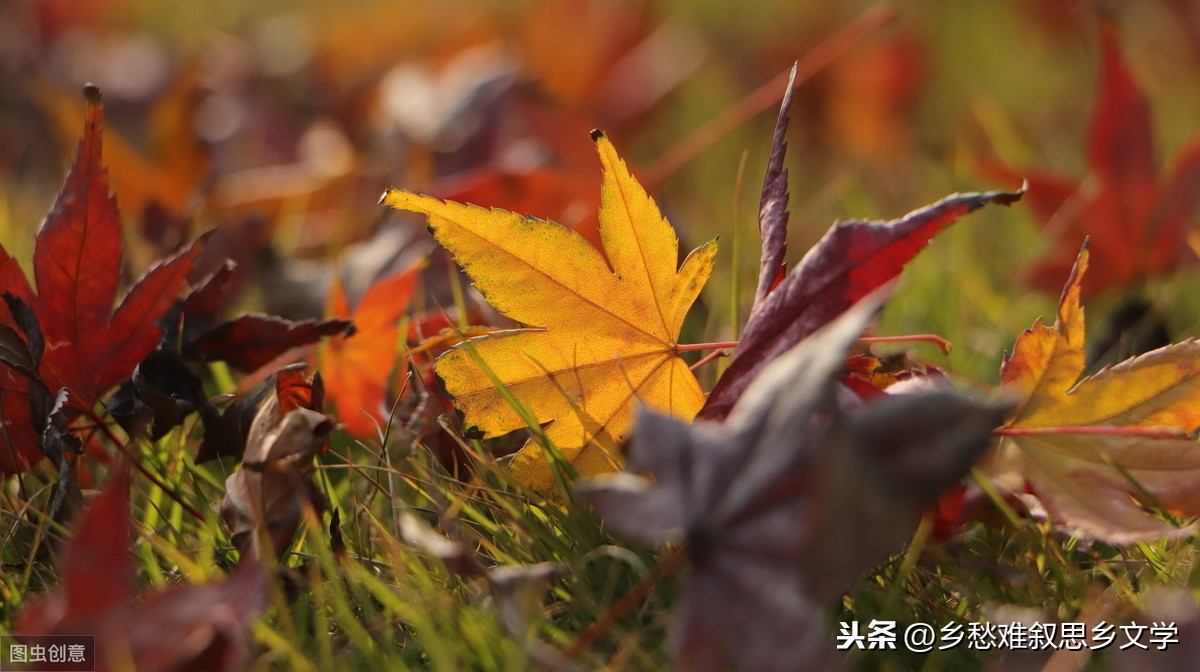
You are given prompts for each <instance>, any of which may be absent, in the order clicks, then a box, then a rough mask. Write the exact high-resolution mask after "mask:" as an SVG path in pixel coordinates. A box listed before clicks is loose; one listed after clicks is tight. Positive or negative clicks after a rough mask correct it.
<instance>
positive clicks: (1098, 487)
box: [994, 246, 1200, 543]
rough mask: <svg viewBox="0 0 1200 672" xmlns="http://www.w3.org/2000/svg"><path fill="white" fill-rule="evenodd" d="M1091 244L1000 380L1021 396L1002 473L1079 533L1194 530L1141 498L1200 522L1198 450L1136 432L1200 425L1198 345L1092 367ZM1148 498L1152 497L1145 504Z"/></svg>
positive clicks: (1124, 537)
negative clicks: (1088, 325)
mask: <svg viewBox="0 0 1200 672" xmlns="http://www.w3.org/2000/svg"><path fill="white" fill-rule="evenodd" d="M1089 256H1090V255H1089V250H1088V248H1087V246H1085V247H1084V249H1083V250H1082V251H1081V252H1080V253H1079V256H1078V258H1077V260H1076V263H1075V267H1074V269H1073V270H1072V271H1071V277H1070V279H1069V280H1068V281H1067V284H1066V287H1065V288H1064V289H1063V294H1062V298H1061V300H1060V301H1059V305H1058V316H1057V319H1056V321H1055V323H1054V325H1053V326H1049V327H1048V326H1046V325H1044V324H1043V323H1042V321H1041V319H1040V318H1039V319H1038V320H1037V321H1036V322H1034V324H1033V327H1032V328H1030V329H1028V330H1026V331H1025V332H1024V333H1022V334H1021V335H1020V337H1018V338H1017V342H1016V345H1015V346H1014V347H1013V352H1012V355H1010V356H1009V357H1007V358H1006V359H1005V360H1004V364H1003V366H1002V368H1001V370H1000V379H1001V381H1002V383H1003V386H1004V391H1005V392H1006V393H1008V394H1009V395H1011V396H1012V397H1013V398H1014V399H1016V400H1017V407H1016V410H1015V411H1014V412H1013V413H1012V415H1010V416H1009V417H1008V419H1007V421H1006V422H1005V423H1004V428H1003V429H1004V430H1017V431H1018V432H1021V431H1024V432H1029V431H1030V430H1035V431H1037V432H1039V433H1032V434H1026V435H1019V436H1016V435H1008V436H1005V437H1004V438H1003V441H1002V442H1001V444H1000V448H999V454H998V455H997V460H996V464H995V465H994V469H995V471H996V473H997V479H998V481H999V482H1000V483H1001V484H1002V485H1004V486H1005V487H1006V488H1007V489H1009V490H1010V491H1014V492H1019V491H1022V490H1023V489H1024V488H1025V486H1026V485H1027V486H1028V487H1029V488H1031V489H1032V490H1033V492H1034V494H1035V495H1037V498H1038V499H1039V500H1040V501H1041V502H1042V504H1043V505H1044V506H1045V507H1046V511H1047V512H1048V513H1049V514H1050V516H1051V517H1052V518H1053V519H1054V521H1055V522H1056V523H1057V524H1058V525H1060V526H1062V527H1064V528H1066V529H1067V530H1069V531H1070V532H1072V533H1075V534H1080V535H1083V536H1087V537H1091V538H1095V539H1100V540H1102V541H1107V542H1110V543H1131V542H1134V541H1140V540H1145V539H1154V538H1160V537H1165V536H1180V535H1184V534H1190V533H1191V531H1192V530H1191V528H1190V527H1184V528H1177V527H1174V526H1172V525H1168V524H1167V523H1165V522H1163V521H1161V520H1159V519H1157V518H1155V517H1153V516H1151V515H1150V514H1148V513H1147V512H1146V510H1145V509H1144V508H1143V503H1146V504H1150V505H1155V504H1156V505H1159V506H1162V507H1165V508H1166V509H1168V510H1170V511H1177V512H1182V513H1184V514H1187V515H1200V486H1198V485H1197V479H1200V444H1197V443H1196V442H1195V441H1193V440H1191V439H1187V438H1174V439H1173V438H1155V437H1154V436H1138V435H1135V434H1133V433H1124V434H1122V433H1115V434H1085V433H1083V432H1087V431H1098V432H1105V431H1110V430H1114V429H1115V430H1116V431H1117V432H1120V431H1121V430H1122V429H1132V428H1146V429H1153V430H1166V433H1170V431H1171V430H1175V433H1176V434H1177V435H1179V436H1181V437H1182V436H1183V435H1184V434H1185V433H1188V432H1192V431H1193V430H1195V429H1196V428H1197V427H1200V342H1198V341H1195V340H1191V339H1189V340H1187V341H1184V342H1182V343H1176V344H1174V345H1168V346H1166V347H1163V348H1159V349H1157V350H1154V351H1151V352H1148V353H1146V354H1144V355H1140V356H1138V357H1133V358H1131V359H1127V360H1125V361H1124V362H1121V363H1120V364H1117V365H1116V366H1112V367H1105V368H1104V369H1102V370H1100V371H1099V372H1098V373H1096V374H1094V375H1091V376H1088V377H1086V378H1083V379H1082V380H1081V379H1080V376H1082V375H1083V372H1084V362H1085V359H1086V354H1085V352H1084V311H1083V307H1082V306H1081V305H1080V296H1081V294H1082V293H1083V277H1084V273H1086V272H1087V269H1088V260H1089ZM1147 499H1149V500H1150V501H1148V502H1146V501H1145V500H1147Z"/></svg>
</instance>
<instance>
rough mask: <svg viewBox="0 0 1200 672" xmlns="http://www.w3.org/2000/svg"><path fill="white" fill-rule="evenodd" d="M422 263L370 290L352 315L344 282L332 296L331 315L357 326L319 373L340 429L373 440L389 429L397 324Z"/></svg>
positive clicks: (330, 351) (333, 344) (334, 342)
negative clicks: (384, 428) (378, 429)
mask: <svg viewBox="0 0 1200 672" xmlns="http://www.w3.org/2000/svg"><path fill="white" fill-rule="evenodd" d="M424 267H425V264H424V263H419V264H417V265H415V266H413V267H411V268H409V269H408V270H406V271H402V272H400V273H396V274H393V275H391V276H389V277H387V278H384V279H383V280H380V281H379V282H376V283H375V284H373V285H371V287H370V288H369V289H367V291H366V293H365V294H363V297H362V299H361V300H360V301H359V303H358V305H357V306H356V307H355V308H354V310H353V311H351V310H350V304H349V302H348V301H347V299H346V292H345V290H344V289H343V288H342V285H341V284H340V283H335V284H334V286H333V290H332V291H331V292H330V299H329V304H330V310H329V315H330V316H331V317H333V318H335V319H343V320H349V321H350V322H352V323H353V325H354V326H353V327H351V328H350V329H349V330H348V331H347V332H346V333H344V334H342V335H340V336H336V337H334V338H333V339H331V340H330V341H329V344H328V345H327V346H326V347H325V352H324V355H323V356H322V360H321V371H322V375H323V376H324V378H325V386H326V389H328V390H329V398H330V400H331V401H332V402H333V408H334V410H335V411H336V413H337V417H338V420H340V421H341V423H342V429H343V430H344V431H345V432H346V433H348V434H351V435H353V436H357V437H372V436H375V430H376V427H377V426H382V425H385V424H387V420H388V416H387V413H388V411H389V409H390V406H391V405H390V403H389V400H388V399H387V387H388V379H389V378H390V376H391V375H392V373H393V372H394V371H395V369H396V362H397V359H398V357H397V349H398V348H399V347H400V343H399V342H398V338H399V329H400V327H399V325H398V324H397V323H398V322H399V320H400V318H401V317H402V316H403V315H404V312H405V311H406V310H407V309H408V302H409V299H410V298H411V297H412V294H413V288H414V285H415V284H416V281H417V279H418V278H419V277H420V274H421V270H422V269H423V268H424Z"/></svg>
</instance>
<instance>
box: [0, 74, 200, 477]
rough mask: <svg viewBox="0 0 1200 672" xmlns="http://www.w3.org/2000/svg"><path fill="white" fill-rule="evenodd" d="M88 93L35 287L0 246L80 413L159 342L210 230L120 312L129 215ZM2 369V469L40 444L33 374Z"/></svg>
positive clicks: (144, 283) (48, 366) (8, 277)
mask: <svg viewBox="0 0 1200 672" xmlns="http://www.w3.org/2000/svg"><path fill="white" fill-rule="evenodd" d="M86 95H87V98H88V112H87V118H86V121H85V124H84V136H83V140H82V141H81V142H80V144H79V151H78V153H77V155H76V157H75V162H74V164H73V165H72V167H71V171H70V174H69V175H68V176H67V180H66V183H65V184H64V185H63V188H62V191H61V192H60V193H59V195H58V198H57V200H56V201H55V203H54V207H53V208H52V209H51V210H50V213H49V214H48V215H47V216H46V222H45V224H43V226H42V229H41V231H40V232H39V233H38V237H37V245H36V248H35V251H34V258H33V266H34V276H35V277H36V279H37V288H38V291H37V294H36V295H35V294H34V293H33V290H32V288H31V287H30V285H29V282H28V281H27V280H26V279H25V276H24V274H23V273H21V271H20V267H19V266H18V265H17V263H16V262H15V261H14V260H13V259H12V258H11V257H10V256H9V255H8V254H7V253H5V252H3V251H2V250H0V281H3V282H4V285H3V286H2V287H0V290H2V291H4V292H6V293H8V294H11V295H13V296H14V297H16V298H18V299H20V300H21V301H23V302H24V303H26V304H28V305H29V306H30V307H31V308H32V312H33V315H34V316H35V317H36V321H37V324H38V325H39V329H40V333H41V334H42V335H43V337H44V340H45V353H44V354H43V355H42V357H41V362H40V366H39V368H38V373H39V375H40V376H41V378H42V379H43V380H44V381H45V384H46V387H47V388H49V389H59V388H64V387H65V388H67V389H68V390H70V392H71V403H70V406H69V407H68V411H69V412H70V414H73V415H77V414H79V413H81V412H84V411H86V410H88V409H91V408H92V406H93V405H94V404H95V403H96V402H97V401H99V399H100V398H101V397H102V396H103V395H104V393H106V392H107V391H108V390H109V389H111V388H112V387H113V386H114V385H116V384H117V383H119V382H120V381H121V380H123V379H125V378H127V377H129V375H130V374H131V373H133V370H134V368H135V367H136V366H137V365H138V363H139V362H141V361H142V360H143V359H144V358H145V357H146V356H147V355H149V354H150V353H151V352H153V351H154V349H155V348H156V347H157V346H158V344H159V341H160V339H161V337H162V333H163V332H162V328H161V327H160V326H159V325H158V321H159V320H160V318H162V317H163V315H164V314H165V313H166V312H167V310H168V309H169V308H170V307H171V304H172V303H173V302H174V301H175V298H176V296H177V295H178V294H179V292H180V290H181V289H182V288H183V287H184V283H185V277H186V275H187V272H188V270H189V269H190V268H191V264H192V261H193V260H194V259H195V258H196V255H197V254H199V252H200V249H201V247H202V242H203V240H204V238H203V237H202V238H201V239H200V240H198V241H197V242H196V243H194V244H192V245H191V246H190V247H189V248H188V249H187V250H185V251H184V252H182V253H180V254H179V255H177V256H175V257H173V258H171V259H169V260H167V261H165V262H163V263H161V264H159V265H158V266H156V267H154V268H152V269H151V270H150V271H149V272H148V273H147V274H146V275H145V276H144V277H143V278H142V279H141V280H139V281H138V282H137V283H136V284H134V286H133V288H132V289H131V290H130V291H129V293H128V295H126V297H125V299H124V300H123V301H122V302H121V305H120V306H119V307H118V308H117V309H116V312H115V313H114V312H113V304H114V303H115V301H116V298H117V288H118V286H119V284H120V280H121V266H122V252H121V217H120V213H119V212H118V210H117V202H116V200H115V198H114V197H113V196H112V195H111V194H110V191H109V186H108V171H107V170H106V169H105V168H104V165H103V163H102V160H101V156H102V149H101V145H102V141H101V127H102V125H103V110H102V108H101V105H100V92H99V90H98V89H96V88H95V87H88V88H87V89H86ZM6 312H7V311H6ZM8 316H11V312H9V315H8ZM0 317H6V316H5V315H2V314H0ZM0 376H3V377H6V378H7V380H4V381H2V382H0V402H2V403H3V410H4V418H5V420H4V427H5V430H6V432H7V435H8V436H7V442H6V443H7V444H8V446H9V447H10V450H8V451H3V453H0V471H9V472H11V471H14V470H20V469H23V468H25V467H27V466H28V465H29V464H32V463H33V462H36V461H38V460H39V459H40V458H41V453H40V452H39V451H38V450H37V446H36V436H35V435H34V434H33V433H32V429H31V427H30V426H29V422H28V415H29V411H28V409H27V408H26V406H27V404H28V402H27V400H26V398H25V397H27V394H28V390H27V386H26V384H25V382H24V381H22V380H19V379H17V378H16V377H14V374H13V372H11V371H3V372H0Z"/></svg>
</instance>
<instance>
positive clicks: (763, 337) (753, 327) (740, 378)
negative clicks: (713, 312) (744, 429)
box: [699, 69, 1023, 420]
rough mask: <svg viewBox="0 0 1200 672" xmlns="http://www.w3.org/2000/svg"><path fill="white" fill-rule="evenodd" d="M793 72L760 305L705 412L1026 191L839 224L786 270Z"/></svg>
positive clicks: (764, 207) (765, 196) (773, 174)
mask: <svg viewBox="0 0 1200 672" xmlns="http://www.w3.org/2000/svg"><path fill="white" fill-rule="evenodd" d="M792 74H793V78H792V80H790V81H789V82H788V89H787V93H786V94H785V95H784V99H783V105H782V107H781V108H780V111H779V121H778V123H777V124H776V126H775V135H774V138H773V139H772V142H771V158H770V160H769V162H768V164H767V174H766V177H765V179H764V181H763V191H762V198H761V200H760V201H759V230H760V232H761V235H762V256H761V260H762V261H761V264H762V268H761V271H760V274H759V279H758V288H757V290H756V291H755V294H754V304H753V305H752V306H751V307H750V317H749V319H747V321H746V328H745V330H744V331H743V332H742V335H741V339H740V341H739V342H738V347H737V351H736V352H735V353H734V355H733V358H732V359H731V360H730V362H729V367H728V368H727V369H725V372H724V373H723V374H722V375H721V378H720V379H719V380H717V384H716V386H715V387H713V390H712V392H711V393H710V394H709V396H708V401H707V402H706V403H705V405H704V408H703V409H702V410H701V411H700V413H699V417H700V418H703V419H707V420H719V419H721V418H724V417H725V416H726V415H728V413H729V411H730V409H732V408H733V405H734V404H735V403H736V402H737V400H738V398H739V397H741V395H742V392H743V391H745V389H746V388H747V386H749V385H750V382H751V381H752V380H754V377H755V376H756V375H758V372H759V371H760V370H761V369H762V368H763V367H764V366H766V365H767V364H768V363H769V362H771V361H772V360H774V359H775V358H776V357H778V356H779V355H781V354H782V353H784V352H786V351H787V350H788V349H790V348H791V347H792V346H794V345H796V344H797V343H799V342H801V341H803V340H804V339H805V338H807V337H808V336H809V335H810V334H812V333H814V332H815V331H816V330H817V329H820V328H821V327H822V326H824V325H825V324H828V323H829V321H830V320H832V319H833V318H835V317H837V316H838V315H841V314H842V313H843V312H845V311H846V310H847V309H849V308H850V306H852V305H854V304H855V303H857V302H858V301H860V300H861V299H862V298H863V297H865V296H867V295H868V294H870V293H871V292H873V291H875V290H877V289H879V288H880V287H882V286H884V285H886V284H887V283H888V282H890V281H891V280H892V279H893V278H895V277H896V276H897V275H899V274H900V271H902V270H903V269H904V266H905V264H907V263H908V262H909V260H911V259H912V258H913V257H915V256H916V255H917V253H919V252H920V251H921V250H922V249H924V247H925V246H926V245H928V244H929V241H930V240H932V239H933V237H934V236H936V235H937V234H938V233H939V232H941V231H942V229H944V228H946V227H947V226H950V225H951V224H953V223H954V222H955V221H956V220H957V219H958V218H959V217H961V216H963V215H965V214H967V213H969V212H972V211H974V210H977V209H979V208H981V207H983V206H984V205H987V204H989V203H998V204H1000V205H1008V204H1011V203H1013V202H1015V201H1017V200H1019V199H1020V198H1021V194H1022V193H1023V192H1022V191H1015V192H1008V191H989V192H980V193H966V194H954V195H952V196H947V197H946V198H944V199H942V200H940V201H938V202H937V203H934V204H933V205H930V206H927V207H925V208H921V209H920V210H914V211H913V212H910V213H908V214H907V215H905V216H903V217H901V218H900V219H895V220H891V221H887V222H869V221H860V220H851V221H848V222H839V223H836V224H834V225H833V226H832V227H830V229H829V230H828V231H827V232H826V233H825V235H824V237H822V238H821V240H820V241H818V242H817V244H816V245H814V246H813V247H812V248H811V249H810V250H809V251H808V253H807V254H805V255H804V258H803V259H801V260H800V262H799V263H798V264H796V266H795V268H793V269H792V272H791V273H790V274H786V275H785V274H784V267H783V264H784V252H785V251H786V248H787V223H788V213H787V201H788V192H787V171H786V170H785V169H784V168H783V159H784V152H785V150H786V148H787V145H786V143H785V142H784V137H785V136H784V131H785V129H786V128H787V124H788V107H789V106H790V104H791V101H792V88H793V83H794V81H795V70H794V69H793V73H792Z"/></svg>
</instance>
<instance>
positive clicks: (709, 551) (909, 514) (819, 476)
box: [580, 296, 1004, 671]
mask: <svg viewBox="0 0 1200 672" xmlns="http://www.w3.org/2000/svg"><path fill="white" fill-rule="evenodd" d="M879 303H880V297H878V296H874V297H872V298H870V299H868V300H865V301H864V302H862V303H860V304H858V305H857V306H855V307H854V308H852V309H851V310H850V311H849V312H847V313H846V314H845V315H843V316H841V317H839V318H837V319H836V320H834V321H833V322H832V323H831V324H830V325H828V326H826V327H825V328H823V329H821V330H820V331H818V332H817V333H816V334H813V335H812V336H810V337H809V338H807V339H805V340H804V341H802V342H801V343H800V344H799V345H797V346H795V347H794V348H792V349H791V350H789V351H788V352H787V353H785V354H784V355H782V356H781V357H778V358H776V359H775V360H774V361H773V362H772V363H771V364H770V365H768V366H767V367H766V368H765V369H764V370H763V372H762V374H761V375H760V376H759V377H758V378H757V379H756V380H755V381H754V382H753V383H752V384H751V385H750V387H749V388H748V389H747V390H746V393H745V394H744V395H743V396H742V398H741V399H740V400H739V401H738V403H737V405H736V406H735V407H734V409H733V412H732V413H731V414H730V415H729V417H728V420H727V421H726V422H725V423H713V422H706V421H697V422H696V423H695V424H693V425H686V424H682V423H680V422H678V421H677V420H674V419H671V418H666V417H663V416H660V415H656V414H653V413H644V414H642V415H640V416H639V418H638V423H637V426H636V429H635V431H634V437H633V441H632V444H631V449H630V451H631V452H630V461H629V468H630V469H631V470H636V471H645V472H648V473H649V474H650V475H651V476H652V477H653V480H652V481H651V480H648V479H645V478H641V477H639V476H635V475H633V474H631V473H623V474H616V475H612V476H607V477H602V478H599V479H594V480H592V481H589V482H588V483H585V484H584V485H583V486H582V487H581V489H580V490H581V493H582V495H583V497H584V498H585V499H587V500H588V501H590V502H591V503H592V504H593V505H595V507H596V508H597V509H598V511H599V512H600V514H601V516H602V517H603V518H604V521H605V524H606V525H609V526H611V527H612V529H614V530H615V531H616V532H618V533H619V534H622V535H624V536H627V537H629V538H631V539H635V540H638V541H642V542H645V543H650V544H661V543H664V542H668V541H674V542H681V543H682V544H683V549H684V551H685V552H686V554H687V556H688V558H689V559H690V560H691V566H692V568H691V571H690V573H689V574H688V576H687V579H686V582H685V584H684V588H683V597H682V601H681V603H680V604H679V606H678V607H677V610H676V613H675V621H674V626H673V632H672V638H673V647H674V650H675V657H676V666H677V667H678V668H679V669H688V670H713V671H716V670H722V669H728V668H731V667H733V668H737V669H745V670H758V671H772V670H780V671H783V670H818V669H826V666H828V665H829V664H830V663H831V662H832V661H831V654H832V652H833V650H834V649H833V644H832V642H831V641H830V638H829V636H828V635H827V634H826V633H825V631H824V627H823V625H822V623H823V621H824V617H823V615H822V612H821V608H822V604H823V603H825V602H828V601H829V600H831V599H833V598H835V597H837V596H838V595H840V594H841V591H842V590H844V589H845V588H847V587H848V585H849V584H850V583H851V582H853V581H854V579H855V578H857V577H858V576H859V574H861V573H862V572H863V571H865V570H867V569H869V568H870V567H872V566H873V565H875V564H876V563H878V562H880V561H881V560H883V559H884V558H885V557H887V555H888V554H889V553H891V552H893V551H895V550H896V548H897V547H898V546H899V545H900V544H901V543H902V542H903V541H905V540H906V539H908V538H909V536H910V535H911V534H912V533H913V531H914V530H915V529H916V526H917V522H918V521H919V519H920V517H921V513H922V512H923V511H924V510H925V508H926V507H928V506H929V505H931V504H933V503H934V502H935V501H936V500H937V498H938V496H939V495H940V494H941V493H942V492H943V491H945V490H946V489H947V488H948V487H950V486H951V485H953V484H954V483H956V482H957V481H958V480H959V479H960V478H961V477H962V476H963V475H964V474H965V473H966V471H967V470H968V468H969V467H970V465H971V464H972V463H973V461H974V459H975V457H976V456H977V455H978V454H979V453H981V452H982V451H983V450H985V449H986V447H987V445H988V442H989V439H990V434H989V432H990V430H991V429H992V428H993V427H995V426H996V425H997V424H998V423H999V422H1000V421H1001V419H1002V416H1003V412H1004V411H1003V409H999V408H993V407H988V406H983V405H979V404H976V403H975V402H972V401H970V400H968V399H966V398H964V397H962V396H960V395H958V394H956V393H953V392H950V391H937V392H922V393H912V394H903V395H883V396H882V397H880V398H879V399H878V400H877V401H874V402H872V403H868V404H867V405H866V406H865V407H863V408H862V409H861V410H859V411H855V412H853V413H844V412H842V411H841V410H840V409H839V406H838V404H837V403H836V401H835V397H836V390H837V379H838V378H839V377H840V375H841V373H842V371H843V367H844V365H845V361H846V356H847V354H848V353H849V350H850V348H851V347H852V346H853V344H854V343H855V341H856V339H857V338H858V337H859V336H860V335H861V334H862V331H863V329H864V328H865V326H866V324H867V321H868V319H869V318H870V317H871V316H872V315H873V314H874V312H875V311H876V310H877V309H878V307H879Z"/></svg>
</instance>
